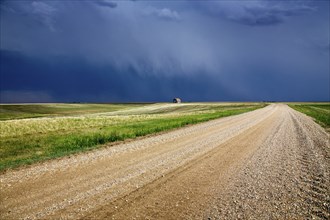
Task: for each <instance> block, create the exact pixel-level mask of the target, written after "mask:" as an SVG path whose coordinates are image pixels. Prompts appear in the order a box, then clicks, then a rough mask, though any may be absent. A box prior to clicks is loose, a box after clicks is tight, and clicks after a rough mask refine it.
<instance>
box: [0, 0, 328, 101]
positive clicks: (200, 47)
mask: <svg viewBox="0 0 330 220" xmlns="http://www.w3.org/2000/svg"><path fill="white" fill-rule="evenodd" d="M0 10H1V20H0V24H1V32H0V37H1V39H0V40H1V41H0V43H1V45H0V46H1V47H0V52H1V58H0V59H1V60H0V61H1V67H0V68H1V69H0V70H1V72H0V77H1V78H0V79H1V81H0V89H1V91H0V98H1V99H0V101H1V102H2V103H9V102H160V101H170V100H171V99H172V98H173V97H181V98H182V99H183V100H185V101H329V99H330V97H329V96H330V95H329V94H330V91H329V87H330V73H329V71H330V70H329V1H267V0H259V1H207V0H206V1H189V0H182V1H108V0H99V1H70V0H68V1H56V0H55V1H29V0H24V1H1V2H0Z"/></svg>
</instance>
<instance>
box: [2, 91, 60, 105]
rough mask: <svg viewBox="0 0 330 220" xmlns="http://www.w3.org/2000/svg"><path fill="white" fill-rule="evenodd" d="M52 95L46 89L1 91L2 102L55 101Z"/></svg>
mask: <svg viewBox="0 0 330 220" xmlns="http://www.w3.org/2000/svg"><path fill="white" fill-rule="evenodd" d="M54 101H55V100H54V99H53V97H52V96H51V95H49V94H48V93H47V92H44V91H24V90H23V91H22V90H20V91H10V90H5V91H0V103H35V102H47V103H50V102H54Z"/></svg>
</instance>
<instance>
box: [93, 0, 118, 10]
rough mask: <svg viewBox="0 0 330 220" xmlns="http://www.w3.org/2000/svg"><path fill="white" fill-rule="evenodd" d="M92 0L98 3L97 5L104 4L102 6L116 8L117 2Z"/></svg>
mask: <svg viewBox="0 0 330 220" xmlns="http://www.w3.org/2000/svg"><path fill="white" fill-rule="evenodd" d="M92 2H93V3H95V4H97V5H99V6H104V7H109V8H116V7H117V3H115V2H112V1H107V0H96V1H92Z"/></svg>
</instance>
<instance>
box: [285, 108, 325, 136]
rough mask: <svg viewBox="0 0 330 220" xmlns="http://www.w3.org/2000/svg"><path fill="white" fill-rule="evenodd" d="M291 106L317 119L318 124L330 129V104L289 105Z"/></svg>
mask: <svg viewBox="0 0 330 220" xmlns="http://www.w3.org/2000/svg"><path fill="white" fill-rule="evenodd" d="M289 106H290V107H291V108H293V109H295V110H297V111H300V112H302V113H304V114H306V115H308V116H311V117H312V118H314V119H315V121H316V122H317V123H319V124H320V125H321V126H323V127H324V128H326V129H327V130H329V129H330V104H329V103H322V104H319V103H311V104H289Z"/></svg>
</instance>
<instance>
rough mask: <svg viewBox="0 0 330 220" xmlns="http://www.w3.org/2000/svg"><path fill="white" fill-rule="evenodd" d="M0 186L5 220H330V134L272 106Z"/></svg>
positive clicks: (60, 163) (13, 176) (8, 179)
mask: <svg viewBox="0 0 330 220" xmlns="http://www.w3.org/2000/svg"><path fill="white" fill-rule="evenodd" d="M0 180H1V198H0V200H1V207H0V219H79V218H81V219H178V218H180V219H196V218H197V219H239V218H242V219H308V218H316V219H329V218H330V144H329V134H328V133H326V132H325V131H324V129H322V128H321V127H320V126H319V125H317V124H316V123H315V122H314V121H313V120H312V119H311V118H309V117H307V116H305V115H303V114H301V113H299V112H296V111H294V110H293V109H291V108H289V107H288V106H286V105H284V104H272V105H270V106H267V107H265V108H263V109H259V110H256V111H253V112H248V113H244V114H241V115H236V116H232V117H227V118H222V119H217V120H213V121H209V122H206V123H201V124H198V125H194V126H188V127H185V128H182V129H178V130H174V131H170V132H167V133H164V134H160V135H156V136H152V137H147V138H142V139H139V140H135V141H130V142H127V143H121V144H118V145H114V146H109V147H107V148H104V149H101V150H95V151H92V152H88V153H85V154H80V155H76V156H71V157H67V158H63V159H59V160H53V161H50V162H46V163H42V164H37V165H34V166H32V167H27V168H22V169H19V170H15V171H9V172H6V173H4V174H2V175H1V176H0Z"/></svg>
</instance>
